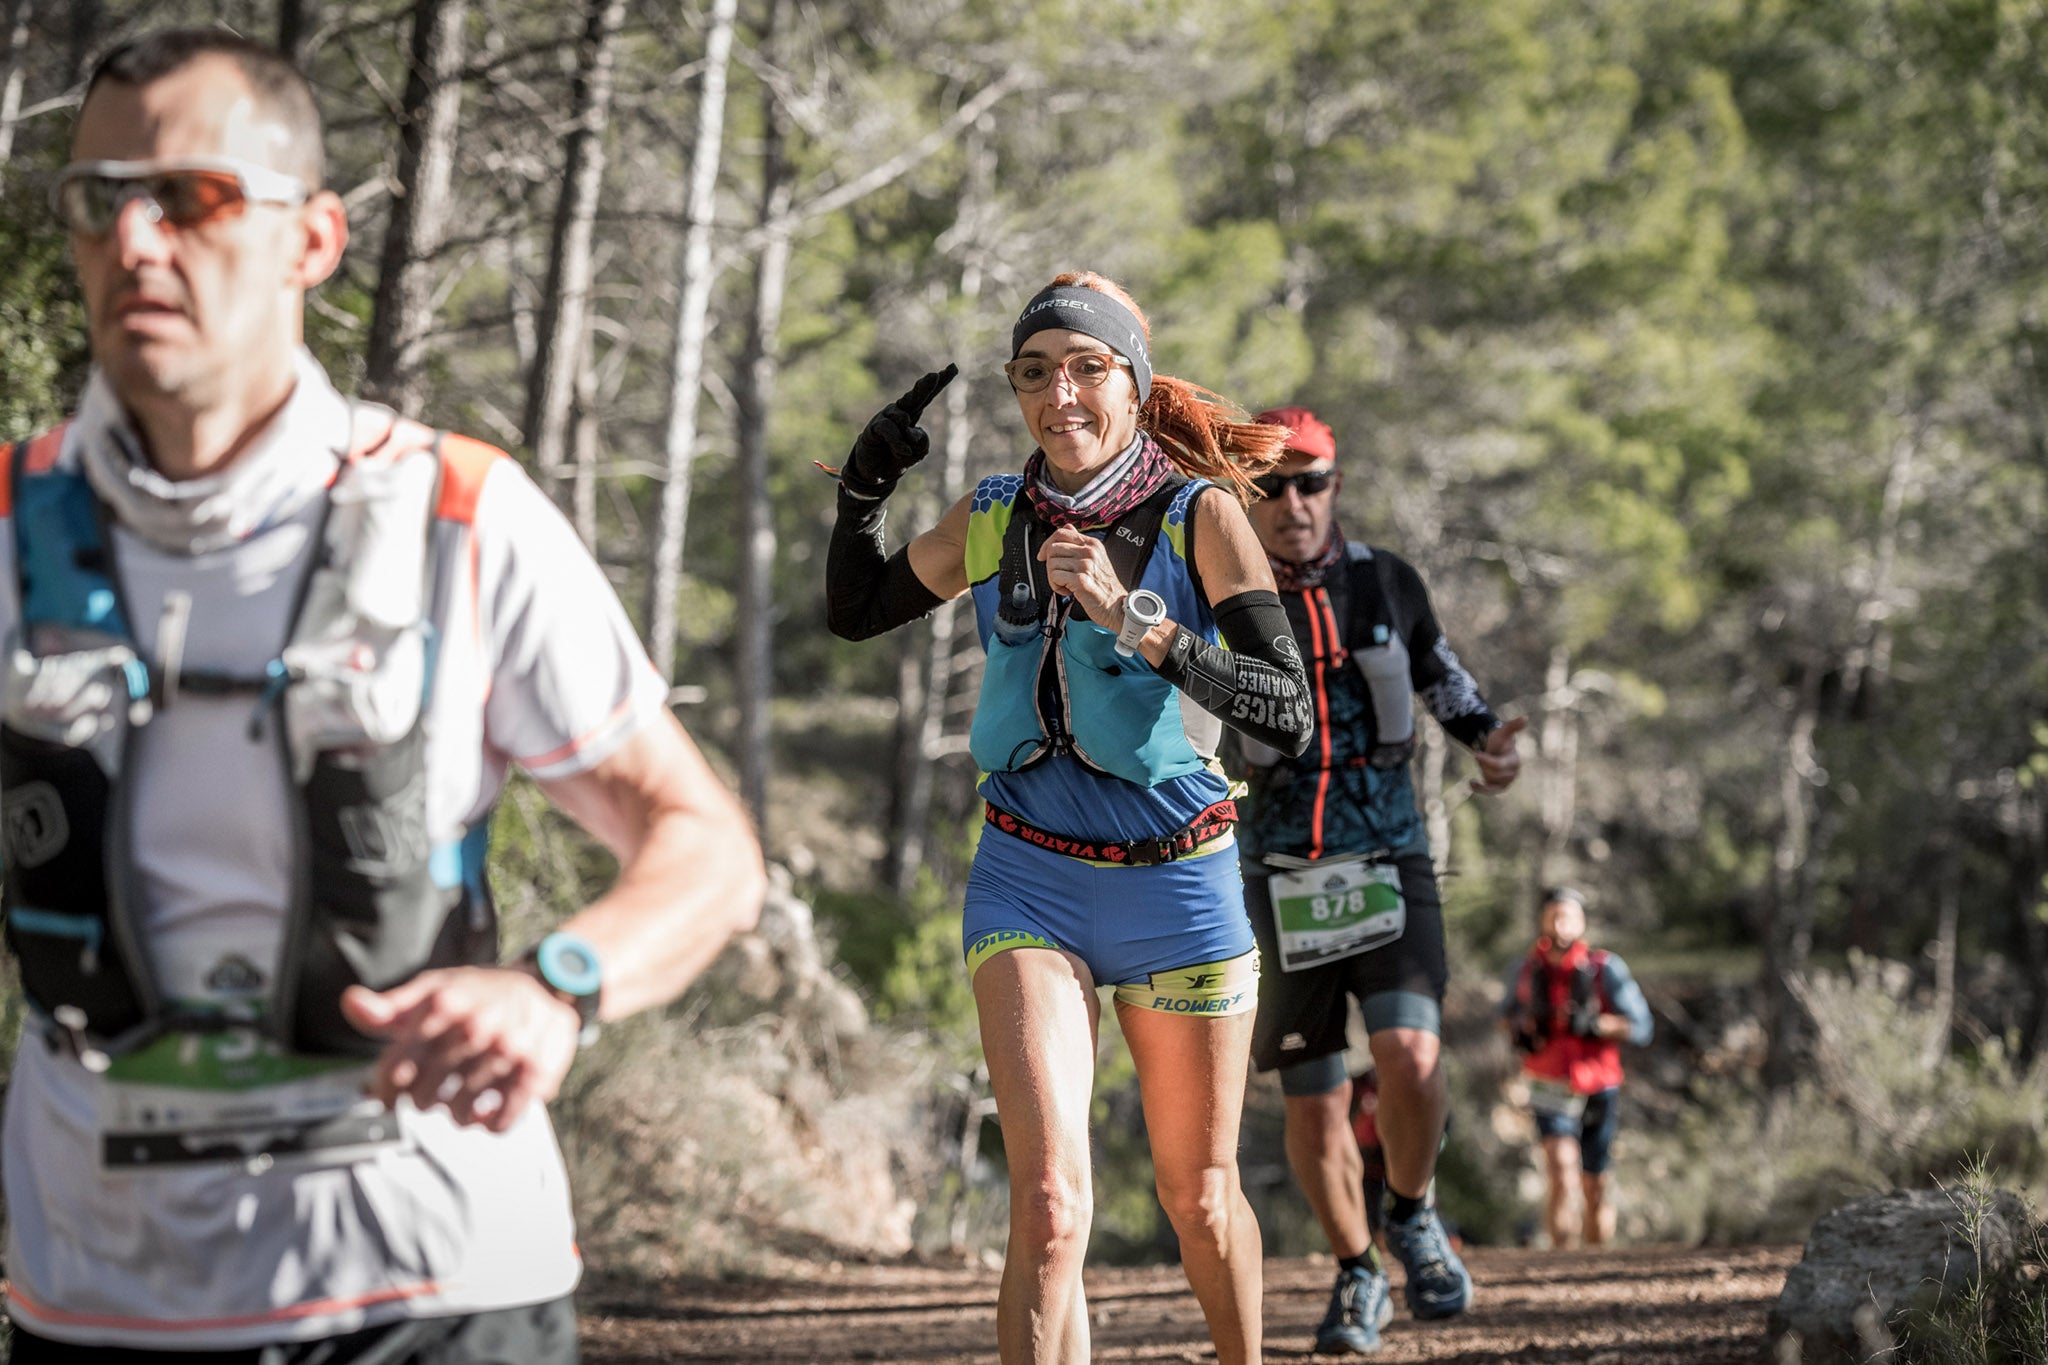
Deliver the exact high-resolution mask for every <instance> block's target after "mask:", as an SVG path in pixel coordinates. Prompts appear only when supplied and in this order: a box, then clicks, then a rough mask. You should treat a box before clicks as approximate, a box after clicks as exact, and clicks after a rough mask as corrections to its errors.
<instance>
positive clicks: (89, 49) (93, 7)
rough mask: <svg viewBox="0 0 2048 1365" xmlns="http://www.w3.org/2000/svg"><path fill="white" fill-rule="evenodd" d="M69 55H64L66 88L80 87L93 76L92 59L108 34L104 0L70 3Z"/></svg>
mask: <svg viewBox="0 0 2048 1365" xmlns="http://www.w3.org/2000/svg"><path fill="white" fill-rule="evenodd" d="M70 15H71V33H70V44H69V47H70V51H69V52H68V53H67V54H66V59H67V64H66V66H65V70H66V72H67V75H68V78H67V79H66V80H65V82H64V83H65V84H66V85H81V84H83V83H84V81H85V78H86V77H87V76H88V75H90V74H92V63H93V58H94V57H95V56H97V55H98V52H99V43H100V39H101V38H103V37H104V36H105V35H106V31H107V6H106V3H105V0H71V4H70Z"/></svg>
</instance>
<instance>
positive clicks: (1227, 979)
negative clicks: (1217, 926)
mask: <svg viewBox="0 0 2048 1365" xmlns="http://www.w3.org/2000/svg"><path fill="white" fill-rule="evenodd" d="M1116 1002H1117V1003H1118V1004H1119V1005H1129V1006H1131V1007H1132V1008H1133V1009H1141V1010H1152V1011H1154V1012H1156V1013H1159V1014H1200V1015H1207V1016H1213V1017H1217V1018H1221V1017H1223V1016H1225V1015H1232V1014H1250V1013H1251V1012H1252V1011H1253V1010H1254V1009H1256V1008H1258V1004H1259V950H1258V949H1257V948H1253V949H1251V950H1250V951H1248V952H1243V953H1240V954H1238V955H1237V956H1236V957H1226V958H1224V959H1223V960H1222V961H1220V962H1197V963H1195V964H1193V965H1192V966H1187V967H1175V968H1173V969H1172V970H1170V971H1164V972H1154V973H1152V975H1151V977H1150V978H1149V979H1147V980H1144V981H1132V982H1127V983H1125V984H1124V985H1121V986H1118V987H1117V988H1116Z"/></svg>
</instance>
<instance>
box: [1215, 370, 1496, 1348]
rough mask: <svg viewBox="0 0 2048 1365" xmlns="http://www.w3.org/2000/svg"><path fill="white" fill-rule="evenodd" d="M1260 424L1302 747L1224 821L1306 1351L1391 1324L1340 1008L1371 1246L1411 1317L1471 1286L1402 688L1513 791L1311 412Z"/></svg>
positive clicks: (1482, 780) (1249, 748) (1470, 696)
mask: <svg viewBox="0 0 2048 1365" xmlns="http://www.w3.org/2000/svg"><path fill="white" fill-rule="evenodd" d="M1258 420H1259V421H1261V422H1266V423H1270V424H1272V425H1275V426H1284V427H1288V428H1290V429H1291V434H1290V435H1289V437H1288V441H1287V456H1286V458H1285V459H1284V460H1282V461H1281V462H1280V464H1278V465H1277V466H1275V467H1274V471H1273V472H1272V473H1271V474H1268V475H1266V476H1265V477H1264V478H1261V479H1259V480H1257V484H1258V487H1259V491H1260V492H1261V493H1263V494H1264V495H1265V496H1264V499H1263V500H1262V501H1260V502H1257V503H1254V504H1253V505H1252V508H1251V520H1252V526H1253V528H1254V529H1255V530H1256V531H1257V532H1258V535H1259V540H1260V542H1261V543H1262V544H1263V545H1264V546H1265V549H1266V554H1267V556H1268V558H1269V559H1270V560H1271V561H1272V566H1273V576H1274V578H1275V579H1276V580H1277V582H1278V586H1279V589H1280V600H1281V602H1282V604H1283V605H1284V606H1285V607H1286V609H1287V615H1288V619H1289V622H1290V624H1291V625H1292V626H1293V628H1294V637H1295V639H1296V641H1297V642H1299V644H1300V645H1301V652H1302V657H1303V660H1304V662H1305V663H1306V665H1307V671H1308V678H1309V688H1310V693H1311V704H1312V705H1313V706H1314V708H1315V716H1316V733H1315V738H1314V739H1313V740H1311V741H1310V743H1309V747H1308V749H1307V751H1306V752H1304V753H1303V754H1302V755H1301V756H1300V757H1298V758H1297V757H1290V756H1288V755H1286V754H1282V753H1279V752H1277V751H1275V750H1271V749H1264V748H1261V747H1260V746H1258V745H1255V744H1246V745H1244V746H1243V748H1244V760H1245V778H1246V781H1247V783H1248V784H1249V787H1250V797H1249V801H1248V803H1247V806H1246V811H1245V818H1244V821H1243V823H1242V824H1241V825H1240V827H1239V840H1240V847H1241V850H1242V854H1241V856H1242V858H1243V860H1244V874H1245V876H1244V881H1245V907H1246V909H1247V910H1248V911H1249V912H1250V914H1251V917H1252V927H1253V929H1254V931H1255V932H1256V933H1257V935H1258V938H1259V949H1260V953H1261V956H1262V958H1263V961H1264V971H1263V973H1262V974H1261V976H1260V980H1259V1012H1258V1023H1257V1026H1256V1029H1255V1031H1254V1033H1253V1037H1252V1061H1253V1064H1254V1065H1256V1066H1257V1067H1258V1069H1259V1070H1261V1071H1273V1070H1278V1071H1279V1073H1280V1087H1281V1090H1282V1091H1283V1092H1284V1093H1285V1095H1286V1145H1287V1160H1288V1164H1289V1166H1291V1167H1292V1168H1293V1171H1294V1176H1295V1179H1296V1180H1297V1181H1298V1182H1299V1183H1300V1185H1301V1188H1302V1192H1303V1193H1304V1194H1306V1195H1307V1196H1308V1201H1309V1204H1310V1206H1311V1207H1312V1208H1313V1209H1314V1210H1315V1213H1316V1218H1317V1220H1318V1221H1319V1222H1320V1223H1321V1224H1322V1227H1323V1232H1324V1234H1325V1235H1326V1236H1327V1237H1328V1238H1329V1241H1330V1250H1331V1251H1332V1252H1333V1253H1334V1254H1335V1255H1336V1257H1337V1261H1338V1273H1337V1284H1336V1288H1335V1291H1334V1292H1333V1293H1332V1295H1331V1299H1330V1311H1329V1314H1328V1315H1327V1316H1326V1317H1325V1318H1324V1320H1323V1323H1322V1325H1321V1326H1320V1327H1319V1328H1318V1329H1317V1331H1316V1343H1315V1344H1316V1350H1317V1351H1319V1352H1333V1353H1339V1354H1342V1353H1351V1352H1358V1353H1364V1352H1369V1351H1374V1350H1377V1349H1378V1348H1379V1344H1380V1335H1379V1334H1380V1329H1381V1328H1383V1327H1384V1326H1386V1324H1387V1322H1388V1320H1389V1319H1391V1318H1392V1316H1393V1303H1392V1300H1391V1297H1390V1294H1389V1288H1388V1282H1387V1277H1386V1274H1385V1272H1384V1271H1383V1270H1382V1269H1381V1267H1380V1264H1379V1259H1378V1256H1377V1253H1376V1252H1375V1251H1374V1249H1373V1244H1372V1239H1371V1235H1370V1232H1369V1229H1368V1224H1367V1220H1366V1210H1365V1199H1364V1193H1363V1189H1362V1185H1361V1177H1362V1174H1363V1171H1362V1167H1361V1164H1360V1157H1359V1151H1358V1144H1357V1142H1356V1141H1355V1140H1354V1139H1353V1136H1352V1130H1351V1117H1350V1109H1351V1082H1350V1075H1349V1072H1348V1071H1347V1069H1346V1067H1345V1062H1344V1048H1345V1018H1346V1014H1347V1010H1348V1003H1347V1000H1348V998H1349V997H1356V998H1357V1000H1358V1003H1359V1009H1360V1012H1361V1013H1362V1014H1363V1016H1364V1019H1365V1027H1366V1033H1367V1036H1368V1038H1369V1040H1370V1043H1371V1048H1372V1060H1373V1065H1374V1068H1375V1069H1376V1071H1377V1072H1378V1075H1379V1096H1380V1102H1379V1113H1378V1120H1379V1136H1380V1142H1381V1145H1382V1147H1383V1148H1384V1151H1385V1154H1386V1168H1387V1169H1386V1182H1387V1203H1386V1221H1385V1227H1386V1237H1387V1246H1388V1249H1389V1250H1391V1251H1392V1252H1393V1254H1394V1256H1395V1257H1396V1258H1397V1259H1398V1260H1400V1261H1401V1263H1402V1265H1403V1267H1404V1268H1405V1270H1406V1272H1407V1283H1406V1286H1405V1290H1404V1292H1405V1294H1406V1297H1407V1300H1408V1307H1409V1311H1410V1312H1412V1313H1413V1314H1414V1315H1415V1316H1416V1317H1418V1318H1425V1319H1429V1318H1447V1317H1452V1316H1454V1315H1456V1314H1458V1313H1462V1312H1463V1311H1465V1306H1466V1304H1467V1303H1469V1302H1470V1300H1471V1295H1472V1280H1471V1277H1470V1276H1469V1275H1468V1274H1466V1272H1465V1267H1464V1264H1463V1263H1462V1262H1461V1261H1460V1260H1459V1259H1458V1255H1457V1252H1456V1251H1454V1250H1453V1249H1452V1248H1451V1245H1450V1240H1449V1238H1448V1237H1447V1236H1446V1235H1445V1232H1444V1227H1443V1223H1442V1221H1441V1220H1440V1219H1439V1218H1438V1217H1437V1213H1436V1209H1435V1207H1434V1206H1433V1204H1432V1203H1431V1201H1430V1191H1431V1186H1432V1184H1433V1181H1434V1179H1435V1175H1436V1155H1437V1149H1438V1147H1439V1146H1440V1145H1441V1143H1442V1140H1443V1132H1444V1116H1445V1113H1446V1112H1447V1108H1448V1095H1447V1093H1446V1090H1445V1085H1444V1075H1443V1069H1442V1066H1441V1064H1440V1054H1441V1038H1440V1034H1441V1028H1442V1004H1443V994H1444V982H1445V976H1446V972H1445V966H1444V929H1443V913H1442V903H1441V901H1440V899H1439V897H1438V894H1437V886H1436V875H1435V872H1434V870H1433V868H1432V866H1431V863H1430V856H1429V841H1428V836H1427V833H1426V831H1425V829H1424V826H1423V821H1422V815H1421V811H1420V810H1419V808H1418V806H1417V803H1416V799H1415V788H1414V783H1413V780H1412V778H1411V775H1410V772H1409V759H1410V758H1411V757H1412V756H1413V754H1414V752H1415V736H1416V732H1415V698H1416V696H1417V695H1418V694H1419V695H1420V696H1421V698H1422V701H1423V703H1424V705H1425V706H1426V707H1427V708H1428V710H1429V712H1430V714H1431V715H1434V716H1435V717H1436V719H1437V722H1438V723H1439V724H1440V725H1442V726H1443V727H1444V730H1445V731H1446V732H1447V733H1449V734H1450V735H1451V737H1452V738H1454V739H1456V740H1458V741H1459V742H1460V743H1462V744H1464V745H1465V746H1466V747H1467V748H1469V749H1470V750H1471V751H1472V754H1473V757H1474V758H1475V760H1476V761H1477V762H1478V765H1479V777H1478V778H1477V779H1476V780H1474V782H1473V783H1472V788H1473V790H1474V791H1478V792H1484V793H1489V794H1491V793H1497V792H1501V791H1504V790H1506V789H1507V787H1508V785H1509V784H1510V783H1512V782H1513V781H1514V780H1515V776H1516V774H1517V773H1518V772H1519V771H1520V768H1521V759H1520V757H1519V755H1517V753H1516V752H1515V736H1516V734H1517V733H1519V732H1520V730H1521V729H1522V726H1523V724H1524V722H1523V721H1521V720H1511V721H1507V722H1505V723H1503V722H1502V721H1501V720H1500V718H1499V717H1497V716H1495V715H1494V713H1493V711H1492V710H1491V709H1490V708H1489V707H1488V706H1487V704H1486V702H1485V700H1484V698H1482V697H1481V696H1480V694H1479V688H1478V686H1477V684H1475V683H1474V682H1473V680H1472V675H1471V674H1469V673H1467V672H1466V671H1465V669H1464V666H1463V665H1461V664H1460V663H1459V662H1458V657H1457V655H1455V654H1453V653H1452V652H1451V647H1450V644H1449V643H1448V642H1447V641H1446V640H1445V639H1444V633H1443V630H1442V628H1441V627H1440V626H1438V624H1437V620H1436V614H1435V612H1434V611H1432V610H1431V608H1430V604H1429V594H1428V592H1427V591H1426V590H1425V589H1424V587H1423V585H1422V579H1421V576H1420V575H1418V574H1417V573H1416V572H1415V570H1414V569H1413V568H1411V567H1410V566H1409V565H1408V564H1407V563H1406V562H1405V561H1403V560H1401V559H1400V558H1398V557H1397V556H1395V555H1393V554H1392V553H1390V552H1388V551H1386V550H1383V549H1379V548H1376V547H1374V546H1369V545H1366V544H1364V543H1363V542H1360V541H1355V540H1347V539H1346V538H1345V536H1344V534H1343V532H1342V531H1340V530H1339V529H1338V527H1337V521H1336V502H1337V494H1338V491H1339V490H1340V489H1341V488H1342V487H1343V475H1342V474H1341V473H1340V472H1339V471H1338V469H1337V443H1336V438H1335V436H1334V435H1333V434H1332V433H1331V431H1330V428H1329V427H1328V426H1327V425H1325V424H1324V423H1323V422H1322V421H1321V420H1320V419H1319V418H1317V417H1316V415H1315V414H1314V413H1312V412H1310V411H1309V410H1308V409H1307V408H1302V407H1286V408H1274V409H1272V410H1271V411H1268V412H1263V413H1261V414H1259V417H1258Z"/></svg>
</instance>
